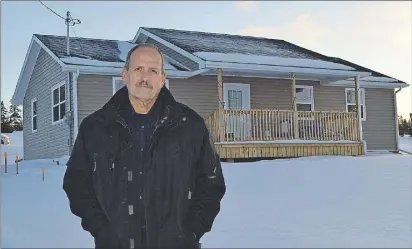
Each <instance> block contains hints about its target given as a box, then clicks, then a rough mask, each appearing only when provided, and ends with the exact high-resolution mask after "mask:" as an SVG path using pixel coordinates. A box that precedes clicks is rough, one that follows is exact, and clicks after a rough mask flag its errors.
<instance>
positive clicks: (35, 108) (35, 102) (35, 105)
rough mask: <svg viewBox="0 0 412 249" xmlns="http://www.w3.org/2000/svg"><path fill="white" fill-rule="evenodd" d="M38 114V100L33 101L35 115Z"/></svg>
mask: <svg viewBox="0 0 412 249" xmlns="http://www.w3.org/2000/svg"><path fill="white" fill-rule="evenodd" d="M36 114H37V101H34V102H33V115H36Z"/></svg>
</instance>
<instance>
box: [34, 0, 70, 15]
mask: <svg viewBox="0 0 412 249" xmlns="http://www.w3.org/2000/svg"><path fill="white" fill-rule="evenodd" d="M38 1H39V2H40V3H41V4H42V5H43V6H44V7H46V8H47V9H49V10H50V11H51V12H53V13H54V14H55V15H56V16H58V17H60V18H61V19H63V20H66V18H64V17H62V16H61V15H59V14H57V13H56V12H55V11H54V10H52V9H50V8H49V7H48V6H47V5H45V4H44V3H43V2H42V1H40V0H38Z"/></svg>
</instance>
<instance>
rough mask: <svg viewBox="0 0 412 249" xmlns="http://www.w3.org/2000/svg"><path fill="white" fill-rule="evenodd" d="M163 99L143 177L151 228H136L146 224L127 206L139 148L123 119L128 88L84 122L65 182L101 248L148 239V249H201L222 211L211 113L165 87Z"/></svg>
mask: <svg viewBox="0 0 412 249" xmlns="http://www.w3.org/2000/svg"><path fill="white" fill-rule="evenodd" d="M159 100H161V102H162V103H163V104H162V107H161V108H160V111H159V112H157V113H156V114H157V116H158V118H157V122H156V126H155V129H154V133H153V135H152V137H151V139H150V141H149V145H148V150H147V151H146V153H145V164H144V167H145V170H144V175H143V177H142V178H139V179H143V186H144V195H143V196H144V198H143V205H144V206H145V207H146V208H145V218H146V222H147V224H146V225H147V227H146V229H145V233H144V234H141V233H139V232H136V231H137V230H133V229H132V228H133V227H134V226H136V227H138V226H140V225H141V224H134V222H135V221H136V220H135V219H133V215H131V214H130V210H128V209H129V204H128V203H129V202H131V201H132V200H130V198H134V195H130V194H128V193H130V191H138V190H135V189H131V186H132V185H131V181H130V175H129V174H130V173H129V169H132V168H133V167H136V162H134V161H133V159H132V158H133V156H132V155H133V152H134V150H136V149H137V148H134V147H133V141H132V134H131V129H130V127H129V126H128V125H127V124H126V122H125V119H124V113H125V112H124V111H125V109H126V108H127V107H126V106H127V105H128V101H129V98H128V92H127V88H126V87H123V88H122V89H120V90H119V91H118V92H117V93H116V94H115V95H114V96H113V97H112V98H111V99H110V100H109V101H108V103H107V104H105V105H104V106H103V107H102V108H101V109H99V110H98V111H96V112H94V113H93V114H91V115H89V116H88V117H86V118H85V119H84V121H83V122H82V123H81V125H80V128H79V132H78V135H77V138H76V141H75V145H74V148H73V150H72V153H71V156H70V159H69V161H68V162H67V170H66V173H65V175H64V180H63V189H64V191H65V192H66V194H67V197H68V199H69V203H70V209H71V211H72V212H73V214H75V215H76V216H78V217H80V218H81V225H82V227H83V229H85V230H86V231H88V232H90V233H91V235H92V236H93V237H94V239H95V244H96V248H100V247H111V248H138V246H140V245H142V244H141V242H142V241H145V242H144V244H143V245H144V246H143V247H144V248H196V246H197V242H198V241H199V239H200V238H201V237H202V236H203V235H204V234H205V233H206V232H209V231H210V230H211V227H212V224H213V222H214V219H215V218H216V216H217V215H218V213H219V212H220V202H221V199H222V198H223V196H224V194H225V192H226V186H225V181H224V177H223V173H222V168H221V164H220V160H219V157H218V155H217V154H216V153H215V151H214V147H213V145H212V144H211V141H210V139H209V132H208V129H207V127H206V125H205V122H204V120H203V119H202V118H201V117H200V116H199V115H198V114H197V113H196V112H195V111H193V110H192V109H190V108H189V107H187V106H185V105H183V104H181V103H178V102H177V101H175V99H174V98H173V96H172V94H171V93H170V92H169V90H168V89H166V88H165V87H163V88H162V90H161V92H160V94H159ZM133 179H135V177H134V178H133ZM139 212H140V211H139V209H138V207H136V211H135V213H136V214H137V215H140V213H139ZM194 235H195V236H194Z"/></svg>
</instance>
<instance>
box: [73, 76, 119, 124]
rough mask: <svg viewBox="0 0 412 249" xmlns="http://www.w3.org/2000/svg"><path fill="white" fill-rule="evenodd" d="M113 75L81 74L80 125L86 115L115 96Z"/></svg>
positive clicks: (79, 93) (78, 97)
mask: <svg viewBox="0 0 412 249" xmlns="http://www.w3.org/2000/svg"><path fill="white" fill-rule="evenodd" d="M113 77H118V76H108V75H80V76H79V78H78V79H77V103H78V107H77V108H78V119H79V120H78V121H79V122H78V123H79V127H80V124H81V122H82V121H83V119H84V118H85V117H87V116H88V115H90V114H92V113H93V112H95V111H97V110H98V109H100V108H101V107H103V106H104V105H105V104H106V103H107V101H109V100H110V98H111V97H112V96H113V83H112V80H113Z"/></svg>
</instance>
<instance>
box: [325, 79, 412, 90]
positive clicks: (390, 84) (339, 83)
mask: <svg viewBox="0 0 412 249" xmlns="http://www.w3.org/2000/svg"><path fill="white" fill-rule="evenodd" d="M321 85H324V86H339V87H354V86H355V82H354V81H349V80H342V81H336V82H331V83H321ZM359 86H360V87H362V88H388V89H391V88H399V87H400V88H405V87H409V85H408V84H405V83H396V82H373V81H362V80H360V81H359Z"/></svg>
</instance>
